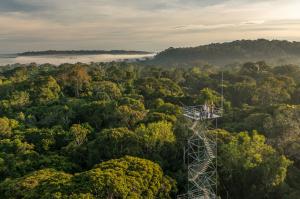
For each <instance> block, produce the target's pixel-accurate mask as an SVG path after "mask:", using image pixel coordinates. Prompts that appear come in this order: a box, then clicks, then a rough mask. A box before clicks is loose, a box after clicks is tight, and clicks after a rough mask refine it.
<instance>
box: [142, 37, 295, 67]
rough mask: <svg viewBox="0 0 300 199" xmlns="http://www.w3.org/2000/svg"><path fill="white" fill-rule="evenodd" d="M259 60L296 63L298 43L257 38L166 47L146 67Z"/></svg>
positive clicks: (221, 63) (222, 63) (220, 63)
mask: <svg viewBox="0 0 300 199" xmlns="http://www.w3.org/2000/svg"><path fill="white" fill-rule="evenodd" d="M261 60H264V61H266V62H268V63H270V64H289V63H294V64H299V63H300V42H289V41H279V40H272V41H269V40H265V39H258V40H239V41H233V42H226V43H213V44H209V45H203V46H198V47H191V48H169V49H167V50H165V51H162V52H160V53H158V54H157V55H156V56H155V57H154V59H152V60H150V61H149V62H148V64H157V65H173V66H174V65H175V66H176V65H178V66H184V65H193V64H214V65H220V66H223V65H227V64H233V63H244V62H247V61H261Z"/></svg>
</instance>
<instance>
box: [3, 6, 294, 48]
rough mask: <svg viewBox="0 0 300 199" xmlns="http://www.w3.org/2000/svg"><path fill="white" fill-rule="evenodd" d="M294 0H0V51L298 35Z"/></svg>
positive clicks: (200, 42) (199, 42) (182, 43)
mask: <svg viewBox="0 0 300 199" xmlns="http://www.w3.org/2000/svg"><path fill="white" fill-rule="evenodd" d="M299 10H300V1H299V0H0V53H15V52H23V51H36V50H49V49H54V50H79V49H85V50H88V49H99V50H100V49H104V50H111V49H124V50H146V51H153V52H154V51H155V52H156V51H160V50H163V49H166V48H168V47H190V46H198V45H203V44H208V43H212V42H226V41H233V40H238V39H257V38H266V39H280V40H283V39H285V40H291V41H300V11H299Z"/></svg>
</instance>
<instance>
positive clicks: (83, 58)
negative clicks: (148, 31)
mask: <svg viewBox="0 0 300 199" xmlns="http://www.w3.org/2000/svg"><path fill="white" fill-rule="evenodd" d="M154 55H155V54H143V55H141V54H136V55H134V54H133V55H132V54H130V55H126V54H124V55H116V54H100V55H45V56H17V57H8V56H0V66H4V65H8V64H16V63H19V64H30V63H36V64H45V63H49V64H53V65H60V64H63V63H71V64H74V63H77V62H81V63H91V62H112V61H126V60H135V59H145V58H152V57H153V56H154Z"/></svg>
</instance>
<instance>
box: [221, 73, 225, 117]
mask: <svg viewBox="0 0 300 199" xmlns="http://www.w3.org/2000/svg"><path fill="white" fill-rule="evenodd" d="M221 95H222V97H221V109H222V111H223V109H224V72H223V71H222V82H221Z"/></svg>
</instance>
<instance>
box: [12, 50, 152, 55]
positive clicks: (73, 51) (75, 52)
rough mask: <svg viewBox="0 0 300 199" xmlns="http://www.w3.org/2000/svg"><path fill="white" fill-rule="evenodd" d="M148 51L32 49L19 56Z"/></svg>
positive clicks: (142, 52) (141, 52) (136, 52)
mask: <svg viewBox="0 0 300 199" xmlns="http://www.w3.org/2000/svg"><path fill="white" fill-rule="evenodd" d="M150 53H151V52H146V51H126V50H109V51H107V50H61V51H58V50H47V51H30V52H23V53H19V54H18V55H19V56H41V55H99V54H115V55H120V54H125V55H128V54H135V55H136V54H150Z"/></svg>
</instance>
